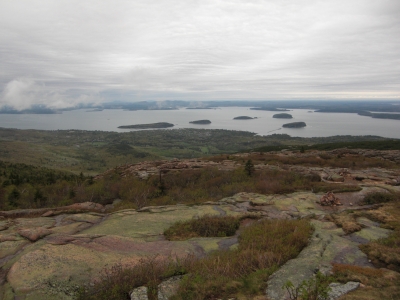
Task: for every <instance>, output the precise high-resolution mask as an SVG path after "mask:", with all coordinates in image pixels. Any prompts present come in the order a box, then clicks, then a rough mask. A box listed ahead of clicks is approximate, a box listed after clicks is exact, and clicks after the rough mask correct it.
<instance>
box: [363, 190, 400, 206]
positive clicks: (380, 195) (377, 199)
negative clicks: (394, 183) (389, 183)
mask: <svg viewBox="0 0 400 300" xmlns="http://www.w3.org/2000/svg"><path fill="white" fill-rule="evenodd" d="M396 198H397V197H396V195H394V194H392V193H389V192H374V193H370V194H368V195H366V196H365V198H364V203H365V204H368V205H369V204H378V203H385V202H390V201H394V200H395V199H396Z"/></svg>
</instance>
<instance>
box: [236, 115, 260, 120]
mask: <svg viewBox="0 0 400 300" xmlns="http://www.w3.org/2000/svg"><path fill="white" fill-rule="evenodd" d="M233 119H234V120H252V119H257V118H252V117H249V116H239V117H236V118H233Z"/></svg>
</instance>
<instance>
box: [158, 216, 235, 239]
mask: <svg viewBox="0 0 400 300" xmlns="http://www.w3.org/2000/svg"><path fill="white" fill-rule="evenodd" d="M239 225H240V219H239V218H238V217H233V216H223V217H220V216H210V215H206V216H203V217H201V218H198V219H193V220H189V221H182V222H176V223H175V224H173V225H172V226H171V227H170V228H168V229H167V230H165V231H164V235H165V237H166V238H167V240H170V241H182V240H187V239H189V238H192V237H199V236H201V237H224V236H232V235H234V234H235V232H236V230H238V228H239Z"/></svg>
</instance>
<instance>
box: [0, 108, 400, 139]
mask: <svg viewBox="0 0 400 300" xmlns="http://www.w3.org/2000/svg"><path fill="white" fill-rule="evenodd" d="M276 113H278V112H273V111H259V110H250V108H249V107H223V108H216V109H185V108H182V109H178V110H138V111H125V110H118V109H107V110H102V111H92V112H89V111H87V110H85V109H80V110H72V111H65V112H63V113H62V114H47V115H46V114H44V115H42V114H20V115H19V114H1V115H0V127H4V128H17V129H38V130H100V131H115V132H127V131H129V130H132V129H129V130H127V129H119V128H118V126H121V125H133V124H148V123H156V122H169V123H172V124H174V125H175V126H174V127H173V128H172V129H177V128H203V129H227V130H241V131H250V132H254V133H257V134H259V135H271V134H274V133H279V134H288V135H290V136H296V137H327V136H334V135H353V136H360V135H377V136H382V137H388V138H397V139H400V121H399V120H388V119H373V118H370V117H366V116H359V115H357V114H353V113H316V112H310V111H309V110H304V109H294V110H291V111H289V112H287V113H290V114H291V115H292V116H293V119H275V118H273V117H272V116H273V115H274V114H276ZM238 116H250V117H254V118H256V119H252V120H233V118H235V117H238ZM202 119H208V120H210V121H211V122H212V123H211V124H209V125H196V124H190V123H189V122H190V121H195V120H202ZM291 122H305V123H306V124H307V126H306V127H304V128H282V125H283V124H285V123H291ZM169 130H170V129H169Z"/></svg>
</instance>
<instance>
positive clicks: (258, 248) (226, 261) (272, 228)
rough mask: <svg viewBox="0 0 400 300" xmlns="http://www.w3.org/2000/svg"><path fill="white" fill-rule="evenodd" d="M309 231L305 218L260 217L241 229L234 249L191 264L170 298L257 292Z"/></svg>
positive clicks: (300, 246) (187, 299) (303, 243)
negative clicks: (268, 218)
mask: <svg viewBox="0 0 400 300" xmlns="http://www.w3.org/2000/svg"><path fill="white" fill-rule="evenodd" d="M311 232H312V227H311V225H310V224H309V223H308V222H307V221H306V220H296V221H288V220H280V221H269V220H262V221H260V222H256V223H255V224H253V225H251V226H249V227H246V228H244V229H243V231H242V232H241V235H240V238H239V247H238V249H237V250H232V251H220V252H216V253H214V254H213V255H210V256H209V257H206V258H204V259H201V260H199V261H198V262H197V263H195V264H194V265H193V268H192V269H191V270H190V274H189V276H187V277H186V279H185V280H184V281H183V282H182V284H181V286H180V288H179V292H178V295H176V296H175V297H173V299H175V300H177V299H185V300H190V299H193V300H200V299H215V298H226V297H237V296H238V295H241V296H243V295H246V297H247V296H249V297H250V296H256V295H261V294H262V293H263V292H264V288H265V282H266V280H267V279H268V276H270V275H271V274H272V273H273V272H274V271H275V270H276V269H277V267H278V266H280V265H282V264H283V263H285V262H286V261H287V260H289V259H291V258H294V257H296V256H297V255H298V253H299V252H300V251H301V249H303V248H304V247H305V246H306V245H307V243H308V238H309V236H310V234H311Z"/></svg>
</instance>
